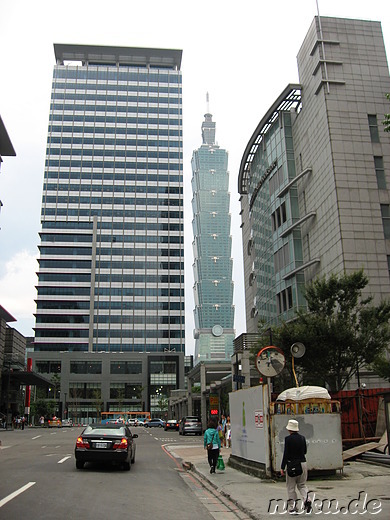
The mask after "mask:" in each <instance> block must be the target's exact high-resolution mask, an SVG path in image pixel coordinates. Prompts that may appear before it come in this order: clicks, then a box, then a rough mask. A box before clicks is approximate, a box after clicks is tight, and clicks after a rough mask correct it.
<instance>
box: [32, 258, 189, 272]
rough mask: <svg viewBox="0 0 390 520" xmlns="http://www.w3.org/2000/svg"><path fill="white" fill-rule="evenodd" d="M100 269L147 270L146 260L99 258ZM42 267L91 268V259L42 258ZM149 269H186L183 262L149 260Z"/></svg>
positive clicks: (97, 262) (40, 262) (40, 264)
mask: <svg viewBox="0 0 390 520" xmlns="http://www.w3.org/2000/svg"><path fill="white" fill-rule="evenodd" d="M96 266H97V268H98V269H134V270H137V269H142V270H145V262H133V261H123V262H122V261H114V260H113V261H111V262H110V261H105V260H100V261H99V260H97V261H96ZM39 267H40V268H41V269H90V268H91V261H90V260H40V261H39ZM147 268H148V270H152V269H158V270H160V271H178V270H181V269H184V264H183V262H148V265H147Z"/></svg>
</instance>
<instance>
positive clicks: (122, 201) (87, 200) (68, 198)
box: [42, 195, 183, 206]
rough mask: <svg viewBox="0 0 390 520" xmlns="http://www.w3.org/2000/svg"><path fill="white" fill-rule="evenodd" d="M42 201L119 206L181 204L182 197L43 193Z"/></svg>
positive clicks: (48, 202) (47, 202)
mask: <svg viewBox="0 0 390 520" xmlns="http://www.w3.org/2000/svg"><path fill="white" fill-rule="evenodd" d="M42 202H43V203H45V202H46V204H88V205H89V204H98V205H104V204H109V205H113V204H119V205H121V206H136V205H137V206H181V205H182V204H183V199H182V198H179V199H173V198H165V197H164V198H163V197H162V198H161V199H158V198H157V199H154V198H153V199H152V198H151V197H150V198H148V197H136V198H135V197H129V198H126V197H102V196H100V197H93V196H89V197H88V196H81V195H78V196H77V195H54V196H53V195H44V196H43V197H42Z"/></svg>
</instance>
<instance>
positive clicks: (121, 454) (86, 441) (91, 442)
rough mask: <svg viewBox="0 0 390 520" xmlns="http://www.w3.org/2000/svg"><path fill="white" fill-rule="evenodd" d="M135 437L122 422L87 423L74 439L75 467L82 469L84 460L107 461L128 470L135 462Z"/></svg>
mask: <svg viewBox="0 0 390 520" xmlns="http://www.w3.org/2000/svg"><path fill="white" fill-rule="evenodd" d="M137 437H138V435H137V434H136V433H135V434H132V433H131V431H130V430H129V428H128V427H127V426H125V425H124V424H101V423H97V424H90V425H88V426H87V427H86V428H85V430H84V431H83V432H82V434H81V435H80V437H78V438H77V440H76V446H75V451H74V454H75V458H76V468H77V469H82V468H83V467H84V464H85V463H86V462H109V463H114V464H121V465H122V466H123V468H124V469H125V470H130V468H131V464H134V462H135V450H136V445H135V442H134V439H136V438H137Z"/></svg>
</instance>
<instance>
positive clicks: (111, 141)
mask: <svg viewBox="0 0 390 520" xmlns="http://www.w3.org/2000/svg"><path fill="white" fill-rule="evenodd" d="M50 143H55V144H62V145H64V144H72V145H75V144H84V145H91V146H94V147H95V146H127V147H132V146H137V147H139V148H141V147H145V146H148V147H149V148H181V146H182V143H181V142H180V141H174V140H172V139H170V140H169V141H168V140H159V141H156V140H154V139H134V138H130V137H129V138H128V139H121V138H119V137H118V138H111V137H97V136H94V137H87V136H84V135H82V136H80V137H79V136H77V135H74V136H72V137H66V136H61V137H55V136H51V137H50Z"/></svg>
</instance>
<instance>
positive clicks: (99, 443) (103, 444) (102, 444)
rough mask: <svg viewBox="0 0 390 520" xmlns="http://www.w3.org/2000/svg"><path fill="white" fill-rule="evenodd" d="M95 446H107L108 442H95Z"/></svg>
mask: <svg viewBox="0 0 390 520" xmlns="http://www.w3.org/2000/svg"><path fill="white" fill-rule="evenodd" d="M95 448H100V449H102V448H103V449H104V448H107V443H106V442H95Z"/></svg>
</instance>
